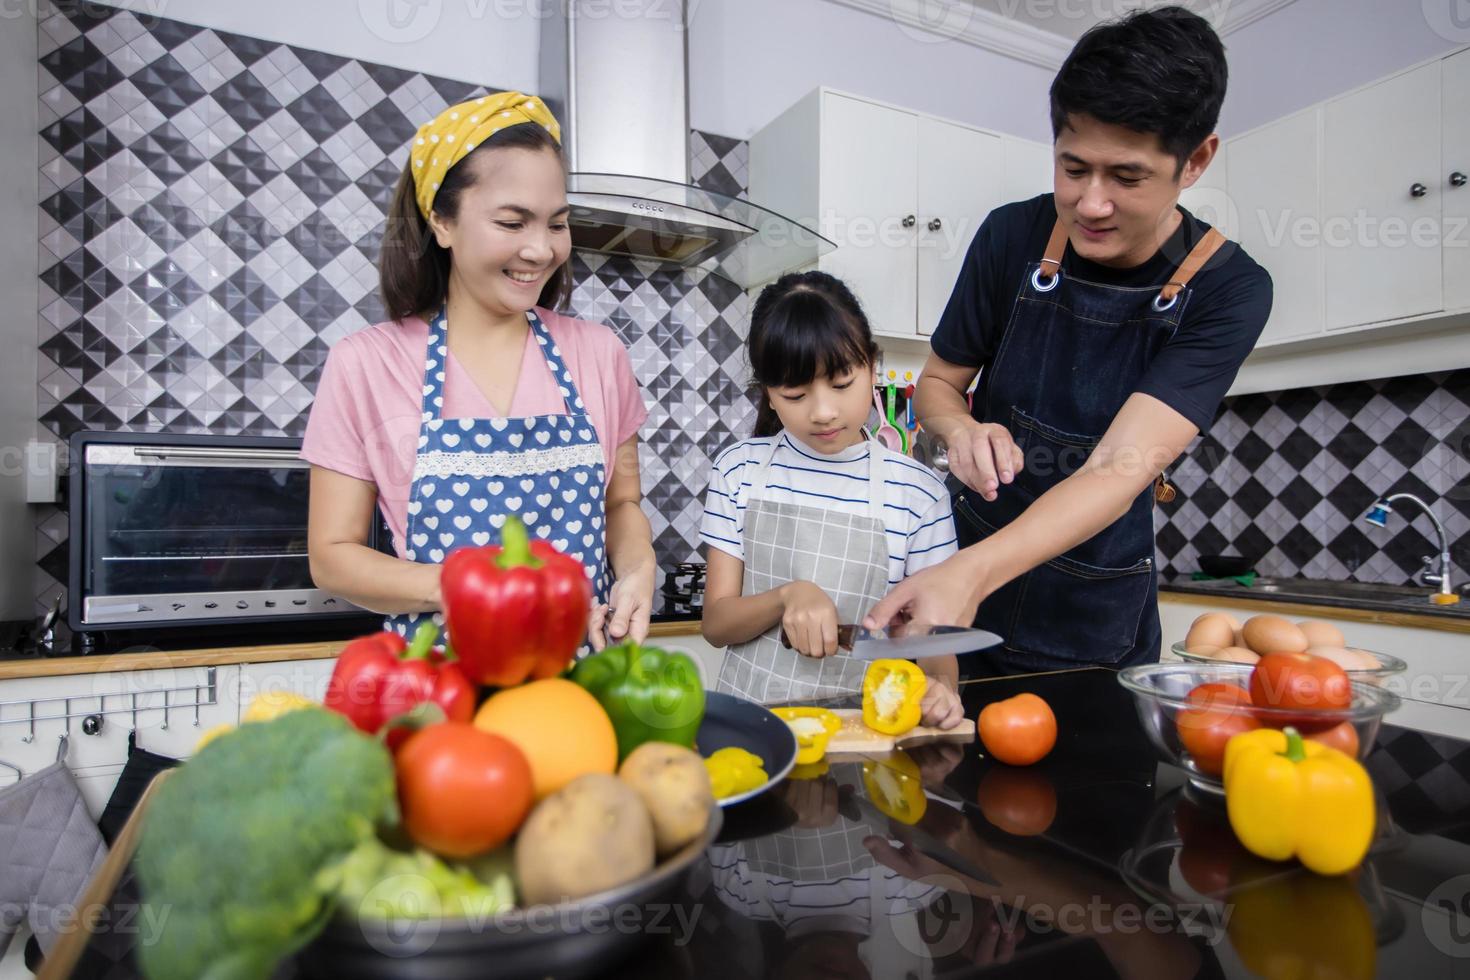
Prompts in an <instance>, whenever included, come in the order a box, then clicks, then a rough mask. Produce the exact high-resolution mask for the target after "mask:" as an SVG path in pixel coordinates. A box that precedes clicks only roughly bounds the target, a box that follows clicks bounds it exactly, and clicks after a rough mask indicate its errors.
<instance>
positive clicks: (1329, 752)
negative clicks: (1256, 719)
mask: <svg viewBox="0 0 1470 980" xmlns="http://www.w3.org/2000/svg"><path fill="white" fill-rule="evenodd" d="M1225 809H1226V812H1227V813H1228V814H1229V815H1230V826H1231V828H1232V829H1233V830H1234V831H1235V836H1236V837H1238V838H1240V842H1241V843H1242V844H1244V845H1245V847H1246V850H1248V851H1250V852H1251V853H1252V854H1255V855H1256V856H1258V857H1263V858H1267V859H1269V860H1272V861H1285V860H1288V859H1289V858H1291V857H1292V856H1293V855H1295V856H1296V857H1297V858H1298V859H1299V860H1300V861H1301V862H1302V864H1304V865H1306V866H1307V867H1308V868H1310V869H1311V870H1313V871H1315V872H1317V873H1318V874H1324V875H1336V874H1342V873H1343V872H1344V871H1348V870H1350V869H1352V868H1355V867H1357V865H1358V863H1359V862H1360V861H1362V860H1363V855H1365V854H1367V853H1368V845H1369V843H1370V842H1371V841H1372V840H1373V820H1374V805H1373V782H1372V780H1370V779H1369V778H1368V773H1367V771H1366V770H1364V769H1363V767H1362V766H1361V765H1359V764H1358V761H1357V760H1356V759H1354V758H1352V757H1351V756H1348V755H1346V754H1344V753H1342V752H1339V751H1338V750H1336V749H1334V748H1329V747H1328V746H1326V745H1321V744H1319V743H1317V742H1310V741H1307V740H1305V739H1303V738H1302V737H1301V735H1300V734H1299V733H1298V732H1297V730H1296V729H1294V728H1287V729H1285V730H1284V731H1278V730H1276V729H1274V728H1260V729H1257V730H1255V731H1252V732H1245V733H1243V734H1240V735H1236V736H1234V737H1232V738H1231V739H1230V741H1229V742H1227V743H1226V745H1225Z"/></svg>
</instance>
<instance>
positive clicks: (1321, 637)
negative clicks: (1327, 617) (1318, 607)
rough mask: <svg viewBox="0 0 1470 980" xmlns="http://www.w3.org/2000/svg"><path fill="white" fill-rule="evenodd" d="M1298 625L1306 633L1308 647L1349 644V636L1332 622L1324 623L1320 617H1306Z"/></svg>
mask: <svg viewBox="0 0 1470 980" xmlns="http://www.w3.org/2000/svg"><path fill="white" fill-rule="evenodd" d="M1296 625H1297V628H1298V629H1300V630H1301V631H1302V633H1304V634H1305V635H1306V637H1307V646H1308V648H1310V647H1343V646H1347V637H1345V636H1343V635H1342V630H1340V629H1338V628H1337V627H1336V626H1333V625H1332V624H1331V623H1324V622H1322V620H1320V619H1304V620H1302V621H1301V622H1299V623H1297V624H1296Z"/></svg>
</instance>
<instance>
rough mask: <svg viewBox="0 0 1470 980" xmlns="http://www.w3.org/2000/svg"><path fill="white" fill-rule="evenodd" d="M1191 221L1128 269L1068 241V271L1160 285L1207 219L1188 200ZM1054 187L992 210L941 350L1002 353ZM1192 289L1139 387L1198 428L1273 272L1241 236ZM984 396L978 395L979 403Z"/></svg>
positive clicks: (982, 358) (962, 278)
mask: <svg viewBox="0 0 1470 980" xmlns="http://www.w3.org/2000/svg"><path fill="white" fill-rule="evenodd" d="M1179 210H1180V212H1181V213H1182V214H1183V215H1184V220H1183V221H1181V222H1180V223H1179V228H1178V230H1176V231H1175V232H1174V234H1173V235H1172V236H1170V238H1169V240H1168V241H1167V242H1165V243H1164V245H1163V247H1162V248H1160V249H1159V250H1158V252H1156V253H1154V256H1153V257H1152V258H1150V259H1149V260H1148V261H1147V262H1145V263H1143V264H1142V265H1140V266H1135V267H1134V268H1131V269H1114V268H1110V267H1108V266H1102V265H1098V264H1097V263H1095V262H1090V261H1088V260H1087V259H1084V258H1082V257H1081V256H1079V255H1077V254H1076V253H1075V252H1074V251H1073V250H1072V249H1071V248H1068V249H1067V250H1066V253H1065V254H1064V256H1063V258H1062V272H1063V273H1064V274H1067V275H1073V276H1076V277H1077V278H1079V279H1086V280H1089V281H1091V282H1096V283H1102V284H1105V285H1110V286H1132V287H1138V286H1161V287H1162V286H1163V285H1164V284H1165V283H1167V282H1168V281H1169V276H1170V275H1171V274H1172V273H1173V272H1174V270H1175V269H1176V268H1178V266H1179V264H1180V263H1181V262H1183V261H1184V258H1185V256H1187V255H1188V254H1189V251H1190V249H1192V248H1193V247H1194V245H1195V243H1196V242H1198V241H1199V240H1200V239H1201V238H1202V237H1204V234H1205V232H1207V231H1208V230H1209V228H1210V226H1209V225H1207V224H1205V223H1204V222H1203V221H1200V220H1199V219H1197V218H1196V217H1194V215H1192V214H1190V213H1189V212H1188V211H1186V210H1184V208H1182V207H1181V208H1180V209H1179ZM1056 220H1057V212H1056V207H1055V205H1054V204H1053V203H1052V196H1051V195H1050V194H1043V195H1041V196H1040V197H1033V198H1032V199H1031V200H1029V201H1018V202H1016V203H1014V204H1007V205H1005V206H1004V207H1000V208H996V209H995V210H994V211H992V212H990V215H989V217H987V218H986V219H985V223H984V224H982V225H981V226H980V230H979V231H978V232H976V233H975V240H974V241H972V242H971V243H970V250H969V252H968V253H967V254H966V255H965V263H964V266H963V267H962V268H961V269H960V274H959V278H958V279H957V280H956V282H955V287H954V292H953V293H951V294H950V297H949V304H948V305H947V306H946V307H945V308H944V315H943V316H942V317H940V319H939V325H938V327H937V328H936V329H935V331H934V336H933V337H932V338H931V344H932V346H933V348H934V353H936V354H938V355H939V356H940V357H942V358H944V359H945V360H946V361H949V362H950V363H952V364H962V365H964V366H966V367H978V368H980V369H981V375H980V384H981V385H982V386H983V385H984V384H985V374H984V369H985V367H986V366H987V365H988V364H990V362H991V360H992V359H993V358H994V357H995V352H996V350H997V348H998V347H999V346H1000V339H1001V334H1002V333H1003V332H1004V331H1005V327H1006V324H1007V323H1008V322H1009V321H1010V318H1011V309H1012V307H1014V306H1015V302H1016V295H1017V292H1018V291H1019V290H1020V288H1021V283H1022V281H1023V280H1024V279H1025V277H1026V267H1027V266H1028V265H1029V264H1030V263H1032V262H1038V261H1040V260H1041V257H1042V254H1043V253H1044V252H1045V251H1046V242H1047V239H1048V238H1049V237H1051V230H1052V227H1053V226H1054V225H1055V224H1056ZM1189 288H1190V289H1191V291H1192V292H1193V295H1192V296H1191V297H1190V300H1189V305H1188V306H1186V307H1185V309H1184V314H1183V317H1182V318H1181V320H1180V323H1179V329H1178V330H1177V331H1175V333H1174V336H1173V337H1172V338H1170V339H1169V341H1168V342H1167V343H1166V344H1165V345H1164V347H1163V348H1162V349H1161V350H1160V351H1159V353H1158V354H1157V355H1155V357H1154V359H1153V362H1152V363H1151V364H1150V365H1149V367H1148V370H1147V371H1146V372H1145V373H1144V376H1143V377H1142V378H1140V379H1139V381H1138V385H1137V387H1136V388H1135V389H1134V390H1135V391H1139V392H1143V393H1144V394H1147V395H1152V396H1153V397H1154V398H1157V399H1158V400H1159V401H1161V402H1163V403H1164V404H1165V405H1168V406H1169V407H1170V408H1172V409H1174V410H1175V411H1176V412H1178V413H1179V414H1180V415H1183V416H1184V417H1185V418H1187V419H1189V420H1190V421H1191V422H1193V423H1194V424H1195V425H1196V426H1197V427H1198V428H1199V429H1200V430H1201V431H1204V430H1205V429H1206V428H1208V427H1209V425H1210V423H1211V422H1212V421H1213V420H1214V417H1215V410H1216V409H1217V408H1219V406H1220V400H1221V399H1222V398H1224V397H1225V392H1226V391H1227V390H1229V388H1230V385H1231V384H1232V383H1233V382H1234V381H1235V374H1236V372H1237V371H1238V370H1239V369H1240V364H1241V362H1242V361H1244V360H1245V358H1246V355H1247V354H1249V353H1250V352H1251V349H1252V348H1254V347H1255V345H1256V340H1257V338H1259V337H1260V335H1261V330H1262V329H1263V328H1264V327H1265V326H1266V317H1267V316H1269V315H1270V313H1271V276H1270V274H1269V273H1268V272H1266V270H1265V269H1263V268H1261V267H1260V266H1259V265H1257V264H1256V262H1255V260H1254V259H1252V258H1251V257H1250V256H1249V255H1247V254H1245V250H1244V249H1242V248H1241V247H1240V246H1239V245H1237V244H1236V243H1234V242H1229V243H1227V244H1226V245H1224V246H1223V247H1222V248H1220V250H1219V251H1217V252H1216V253H1215V255H1214V256H1213V257H1212V258H1211V259H1210V261H1209V262H1208V263H1207V264H1206V265H1205V267H1204V268H1203V269H1201V270H1200V271H1199V272H1197V273H1195V275H1194V278H1192V279H1191V280H1190V281H1189ZM981 404H982V400H981V399H980V398H978V397H977V398H976V399H975V407H976V412H977V417H978V412H979V411H980V410H981Z"/></svg>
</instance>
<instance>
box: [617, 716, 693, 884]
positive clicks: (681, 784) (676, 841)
mask: <svg viewBox="0 0 1470 980" xmlns="http://www.w3.org/2000/svg"><path fill="white" fill-rule="evenodd" d="M618 778H619V779H621V780H622V781H623V782H625V783H627V784H628V785H629V786H631V787H633V789H634V790H635V791H637V793H638V796H639V797H640V798H642V800H643V805H644V806H646V807H648V813H649V815H650V816H651V817H653V841H654V846H655V848H656V849H657V851H658V856H659V857H664V856H666V855H669V854H672V853H674V852H675V851H677V850H678V849H679V848H681V847H683V846H684V845H685V844H688V843H689V842H690V841H692V840H695V839H696V838H698V837H699V835H700V834H702V833H704V828H705V827H706V826H707V825H708V824H709V810H710V807H711V806H713V805H714V801H715V798H714V794H713V793H711V792H710V784H709V770H708V769H706V768H705V765H704V760H703V759H701V758H700V757H699V754H698V753H697V752H691V751H690V750H689V749H686V748H684V747H683V746H682V745H671V744H669V743H668V742H644V743H643V744H642V745H640V746H638V747H637V748H636V749H634V750H633V751H632V752H631V753H629V755H628V758H626V759H624V760H623V764H622V766H621V767H620V768H619V769H618Z"/></svg>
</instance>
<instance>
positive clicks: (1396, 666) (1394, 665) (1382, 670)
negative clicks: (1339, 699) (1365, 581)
mask: <svg viewBox="0 0 1470 980" xmlns="http://www.w3.org/2000/svg"><path fill="white" fill-rule="evenodd" d="M1169 649H1171V650H1173V651H1174V654H1175V655H1176V656H1177V657H1179V659H1181V660H1183V661H1185V662H1187V663H1192V664H1233V663H1236V661H1234V660H1220V659H1218V658H1215V657H1206V656H1202V655H1200V654H1198V653H1190V652H1189V651H1188V650H1186V649H1184V643H1183V641H1180V642H1178V643H1176V644H1174V645H1173V646H1172V647H1170V648H1169ZM1353 649H1354V650H1357V651H1359V652H1360V653H1366V654H1367V655H1368V656H1370V657H1372V658H1373V659H1375V660H1377V661H1378V666H1376V667H1344V668H1343V670H1344V671H1346V672H1347V675H1348V677H1349V678H1350V679H1352V680H1355V681H1365V682H1366V683H1369V684H1375V685H1378V684H1382V683H1383V681H1384V679H1385V678H1388V677H1392V676H1393V675H1394V674H1401V673H1403V672H1404V671H1405V670H1408V669H1409V665H1408V664H1406V663H1404V662H1403V661H1402V660H1400V659H1399V658H1398V657H1394V656H1390V655H1389V654H1386V653H1379V652H1378V651H1377V650H1364V649H1363V648H1362V647H1353ZM1245 666H1251V665H1249V664H1247V665H1245Z"/></svg>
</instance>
